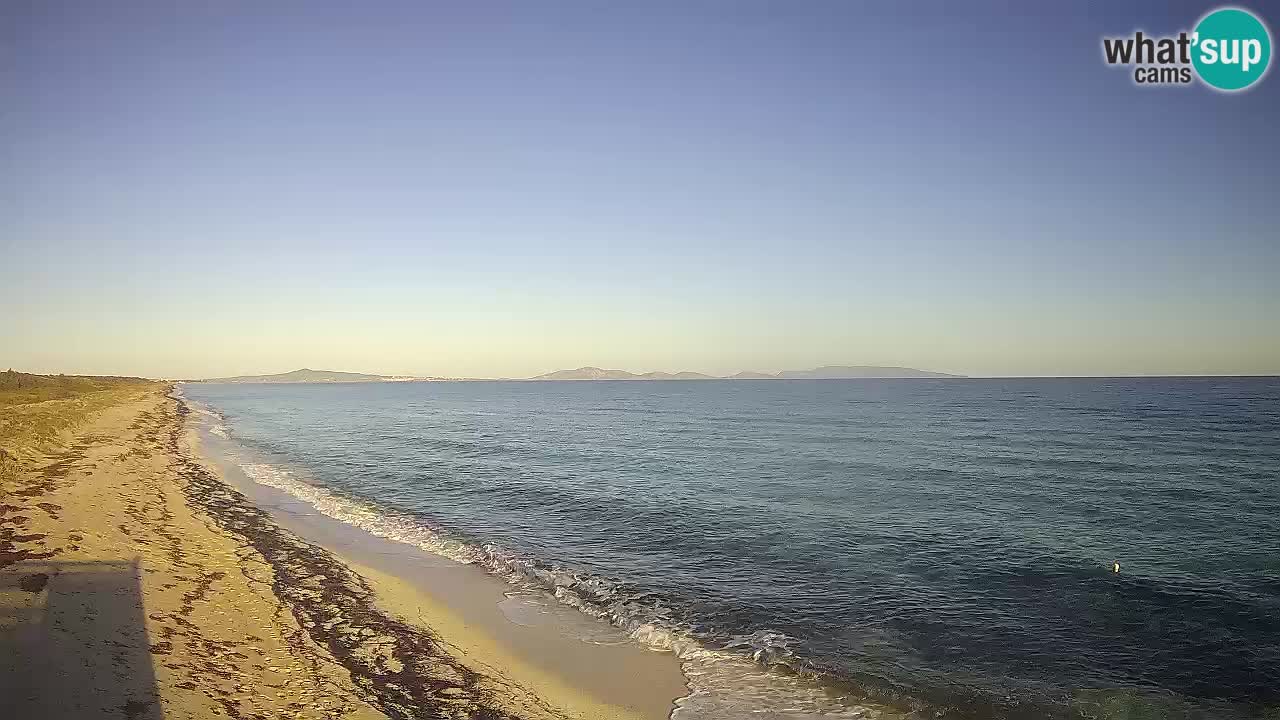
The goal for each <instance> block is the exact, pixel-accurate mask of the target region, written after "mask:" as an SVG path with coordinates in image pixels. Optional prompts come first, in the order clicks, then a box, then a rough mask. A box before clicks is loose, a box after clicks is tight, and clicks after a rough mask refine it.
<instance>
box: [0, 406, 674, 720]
mask: <svg viewBox="0 0 1280 720" xmlns="http://www.w3.org/2000/svg"><path fill="white" fill-rule="evenodd" d="M168 392H169V386H167V385H164V384H160V383H155V384H150V385H140V386H137V387H133V388H131V389H129V390H128V391H120V392H116V393H114V394H112V395H111V396H110V398H109V401H101V402H99V403H98V405H94V406H92V407H89V408H86V409H85V412H84V413H83V417H82V418H81V419H80V421H79V422H78V423H76V424H75V425H74V426H73V427H67V428H63V429H62V430H61V431H60V433H59V434H58V435H57V436H56V437H55V438H52V439H46V441H45V442H43V443H42V444H41V445H40V446H39V450H38V452H32V453H28V454H27V456H25V457H20V458H18V460H19V462H18V463H17V464H16V468H17V469H16V471H12V470H11V471H10V472H8V473H7V474H6V475H5V476H4V480H3V485H2V486H0V699H2V700H3V703H4V707H3V708H2V709H3V712H0V715H4V716H5V717H41V718H62V717H100V716H101V717H125V718H166V717H167V718H203V717H215V716H226V717H237V718H272V717H285V716H288V717H305V718H312V717H314V718H340V717H341V718H379V717H393V718H411V717H433V718H435V717H438V718H507V717H510V718H581V719H584V720H585V719H589V718H618V719H623V720H625V719H629V718H635V719H636V720H641V719H644V720H651V719H655V718H664V717H667V716H668V714H669V712H670V710H671V708H672V707H673V705H672V701H673V700H674V699H675V698H676V697H678V696H679V695H681V694H682V693H683V692H684V690H685V687H684V679H683V676H682V675H681V674H680V671H679V666H678V663H677V662H676V660H675V659H674V658H673V657H671V656H670V655H666V654H661V653H654V652H651V651H646V650H643V649H641V648H639V647H638V646H631V645H594V644H590V643H586V642H582V641H579V640H576V639H574V638H572V637H566V636H564V635H561V634H556V633H554V632H552V631H550V630H548V629H546V628H538V627H528V626H524V625H517V624H513V623H510V622H509V621H507V620H506V619H505V618H504V616H503V615H502V613H501V612H499V611H498V609H497V603H498V602H500V601H501V600H502V597H503V596H502V592H501V590H500V588H499V587H498V585H496V584H497V583H499V581H498V580H496V579H494V578H489V577H487V576H485V575H484V573H483V572H481V571H479V570H478V569H476V568H472V567H467V566H458V565H456V564H454V565H453V566H450V565H448V564H439V563H436V564H431V563H426V564H424V563H422V562H418V563H417V564H406V562H407V561H406V559H405V557H404V556H396V557H395V558H393V559H392V560H389V561H388V560H385V558H386V557H388V556H389V555H394V553H379V552H376V548H374V549H370V548H368V547H365V546H364V545H361V544H359V543H352V542H351V538H350V537H347V538H346V539H345V540H344V541H343V542H345V543H346V551H347V553H346V556H344V555H342V554H340V553H341V552H343V550H344V548H343V542H330V543H318V542H316V541H315V539H314V538H307V539H304V538H303V537H302V536H300V535H299V534H297V532H295V531H297V530H299V528H289V527H285V526H283V525H282V524H281V523H280V522H278V520H279V519H280V518H277V517H273V516H272V515H271V514H269V513H268V512H267V511H266V510H264V509H261V508H260V507H258V506H257V505H256V504H254V502H252V501H251V500H250V499H248V498H246V496H245V495H244V494H242V493H241V492H240V491H239V490H238V489H236V487H235V484H234V483H228V482H227V481H226V479H225V478H224V477H223V476H222V474H221V473H220V472H219V471H218V470H217V469H216V464H215V463H212V462H209V461H208V460H207V459H205V458H204V457H203V456H202V454H201V451H200V448H199V443H198V441H197V439H196V437H195V434H194V432H193V431H192V430H191V429H190V428H189V427H188V426H187V424H186V423H185V422H184V418H185V416H186V415H187V413H188V410H187V408H186V407H185V406H184V405H183V404H182V403H181V402H180V401H179V400H176V399H174V398H172V397H169V396H168ZM52 402H62V401H52ZM28 411H30V408H29V407H28V408H26V410H24V412H28ZM0 412H9V413H11V416H10V417H9V418H6V421H7V422H10V423H13V422H17V423H21V422H23V418H24V417H27V416H24V415H20V414H18V413H17V412H16V411H14V410H13V409H12V408H0ZM14 418H17V419H16V420H15V419H14ZM11 465H12V463H11ZM362 547H363V548H364V549H363V552H364V553H365V554H364V555H361V554H360V553H361V552H362V550H361V548H362ZM335 550H336V551H337V552H335ZM380 558H381V559H380Z"/></svg>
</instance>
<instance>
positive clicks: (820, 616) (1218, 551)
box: [184, 378, 1280, 718]
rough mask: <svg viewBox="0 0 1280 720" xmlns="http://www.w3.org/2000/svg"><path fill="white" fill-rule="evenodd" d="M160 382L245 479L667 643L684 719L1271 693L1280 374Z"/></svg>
mask: <svg viewBox="0 0 1280 720" xmlns="http://www.w3.org/2000/svg"><path fill="white" fill-rule="evenodd" d="M184 392H185V394H186V396H187V397H189V398H191V399H193V400H195V401H197V402H199V403H202V404H204V405H206V406H208V407H210V408H212V409H214V410H215V411H216V412H217V413H219V414H220V416H221V418H222V419H221V424H222V425H223V426H225V429H226V431H227V432H228V433H229V435H230V436H231V437H232V438H233V439H234V440H235V441H236V442H237V443H242V444H244V445H245V446H246V447H248V448H252V449H253V450H254V451H255V452H256V453H259V457H262V458H266V459H267V460H266V462H264V463H259V464H257V465H255V467H254V468H251V470H252V471H253V472H251V475H254V476H255V477H258V478H265V481H266V482H272V480H271V478H272V477H275V478H276V479H277V480H276V481H277V482H278V481H279V478H280V477H284V476H288V477H289V478H291V480H290V482H291V483H293V484H292V485H290V487H291V488H292V489H293V490H295V491H298V492H300V493H302V494H303V495H307V494H308V493H310V492H311V490H310V489H309V488H313V487H314V488H319V489H320V490H322V491H324V493H327V495H325V497H327V498H329V499H328V500H325V501H324V502H327V503H329V504H330V505H333V504H334V503H335V502H339V501H341V502H350V503H353V505H352V506H353V507H356V506H358V507H359V508H361V512H358V513H357V512H350V513H348V515H349V517H350V518H351V521H352V522H357V523H361V524H363V525H366V526H367V525H370V524H373V525H379V524H380V523H381V525H380V528H381V529H380V530H379V532H380V534H386V535H389V536H396V537H401V536H403V538H404V539H406V541H412V542H415V543H417V544H420V545H423V546H424V547H430V548H432V549H435V550H437V551H440V552H443V553H446V554H452V555H454V556H456V557H458V558H460V559H463V560H465V561H469V562H476V563H477V564H481V565H484V566H486V567H488V568H490V569H491V570H492V571H494V572H497V573H500V574H503V575H505V576H508V577H509V578H510V579H512V580H513V581H514V582H518V583H522V584H524V585H526V586H541V587H543V588H545V589H546V590H547V592H548V593H549V594H550V593H554V594H555V595H556V596H557V597H558V598H559V599H560V601H561V602H565V603H567V604H570V605H573V606H575V607H578V608H580V609H581V610H582V611H583V612H586V613H588V614H589V615H593V616H596V617H600V618H603V619H606V620H608V621H610V622H612V623H614V624H615V625H618V626H620V627H622V628H624V629H626V630H628V631H630V632H631V633H632V635H633V637H635V638H636V639H637V641H642V642H649V643H652V644H659V645H662V644H665V645H668V646H674V647H675V648H676V649H677V650H678V651H680V652H681V654H682V657H683V658H684V659H685V661H686V663H687V664H688V667H689V668H692V669H693V670H696V671H698V672H699V673H701V674H699V676H698V677H699V678H700V679H695V682H694V689H695V693H694V696H693V697H691V698H688V699H686V700H685V702H684V703H683V704H682V710H681V711H679V712H678V714H679V713H680V712H683V713H684V715H683V716H685V717H733V716H734V714H735V712H737V713H740V712H741V711H742V710H743V709H772V710H773V711H774V714H773V715H765V716H764V717H777V718H785V717H823V716H829V717H836V716H841V714H842V713H848V714H847V716H850V717H852V716H856V715H855V713H856V710H855V709H854V708H856V707H857V706H858V705H859V704H860V703H862V702H865V701H873V702H874V703H875V704H888V705H890V706H893V707H897V708H901V709H902V710H903V711H904V712H908V713H915V714H916V715H917V716H919V717H942V718H1045V717H1117V718H1120V717H1134V718H1136V717H1161V718H1163V717H1169V718H1200V717H1213V718H1217V717H1221V718H1247V717H1262V716H1266V713H1267V712H1273V713H1274V712H1277V711H1278V710H1277V708H1280V380H1276V379H1214V378H1197V379H1096V380H1094V379H1090V380H1076V379H1062V380H941V381H935V380H856V381H742V382H726V381H705V382H703V381H697V382H644V383H638V382H631V383H628V382H590V383H572V382H565V383H528V382H492V383H489V382H471V383H385V384H335V385H201V384H193V385H186V386H184ZM264 465H267V466H269V467H263V466H264ZM273 473H274V474H273ZM302 483H305V485H303V484H302ZM335 498H336V499H337V500H335ZM335 512H337V513H338V514H339V515H341V512H342V511H340V510H335ZM374 529H375V530H378V528H374ZM1113 561H1118V562H1119V563H1120V565H1121V572H1120V573H1119V574H1116V573H1114V572H1112V563H1113ZM737 660H741V661H743V662H741V663H739V662H737ZM713 666H714V668H719V670H713V669H708V668H713ZM746 666H749V668H750V669H744V668H746ZM768 668H772V670H768V671H767V672H766V669H768ZM703 671H705V673H703ZM797 674H798V675H799V679H798V680H797V679H796V678H795V676H796V675H797ZM784 679H785V680H784ZM699 683H702V686H700V685H699ZM805 688H809V689H805ZM813 688H816V689H817V690H813ZM735 696H736V697H735ZM738 716H740V715H738Z"/></svg>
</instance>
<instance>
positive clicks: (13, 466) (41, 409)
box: [0, 370, 156, 484]
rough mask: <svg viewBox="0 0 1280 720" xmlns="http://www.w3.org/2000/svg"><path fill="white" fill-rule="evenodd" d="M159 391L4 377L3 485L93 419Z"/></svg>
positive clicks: (129, 383)
mask: <svg viewBox="0 0 1280 720" xmlns="http://www.w3.org/2000/svg"><path fill="white" fill-rule="evenodd" d="M155 387H156V383H155V382H154V381H151V380H144V379H142V378H130V377H87V376H73V375H32V374H29V373H20V372H15V371H13V370H9V371H6V372H0V484H3V483H4V482H6V481H8V480H11V479H12V478H13V477H14V476H16V474H17V473H18V471H19V470H20V469H21V468H23V467H24V466H26V465H27V464H29V463H30V462H31V461H32V460H33V459H34V458H36V457H38V456H39V455H41V454H42V453H43V452H45V451H47V450H49V449H51V448H53V447H54V446H56V445H57V444H59V441H60V440H61V439H62V437H63V434H64V433H66V432H68V431H70V430H73V429H74V428H75V427H76V426H78V425H80V424H81V423H83V422H84V421H85V420H86V419H88V417H89V416H90V415H92V414H93V413H95V412H97V411H99V410H102V409H104V408H107V407H110V406H112V405H115V404H116V403H118V402H121V401H123V400H125V399H127V398H131V397H136V396H137V395H138V394H139V393H141V392H145V391H147V390H151V389H154V388H155Z"/></svg>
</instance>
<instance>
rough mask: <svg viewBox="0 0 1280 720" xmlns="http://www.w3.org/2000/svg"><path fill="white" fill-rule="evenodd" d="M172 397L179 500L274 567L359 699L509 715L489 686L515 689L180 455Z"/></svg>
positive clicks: (490, 718) (432, 711)
mask: <svg viewBox="0 0 1280 720" xmlns="http://www.w3.org/2000/svg"><path fill="white" fill-rule="evenodd" d="M173 403H174V405H173V408H174V414H173V416H172V422H171V423H170V429H169V438H168V450H169V452H170V453H171V455H172V457H173V460H174V464H175V468H176V470H177V472H178V474H179V476H180V477H181V478H182V479H183V480H184V481H185V484H184V486H183V487H184V491H185V493H186V496H187V498H188V500H189V501H190V502H191V503H192V505H193V506H195V507H197V508H199V509H201V510H203V511H204V512H205V513H207V514H208V515H209V516H210V517H211V518H212V519H213V520H214V522H215V523H216V524H217V525H218V526H219V527H221V528H222V529H224V530H226V531H227V532H229V533H231V534H232V535H233V536H235V537H238V538H240V539H242V540H243V542H244V543H245V544H246V545H248V546H250V547H252V548H253V549H254V550H256V551H257V552H258V553H259V554H261V555H262V557H263V558H265V559H266V561H267V562H268V563H269V564H270V565H271V567H272V569H273V570H274V579H273V581H272V589H273V590H274V592H275V594H276V596H277V597H278V598H280V599H281V600H282V601H283V602H284V603H285V604H286V605H287V606H288V607H289V608H290V610H291V611H292V612H293V614H294V617H295V618H296V619H297V621H298V623H299V624H300V625H301V626H302V627H303V628H304V629H305V630H306V632H307V633H308V634H309V635H310V636H311V639H312V640H313V641H314V642H315V643H316V644H318V645H319V646H321V647H324V648H327V649H328V650H329V652H330V653H331V654H332V655H333V657H334V659H336V660H337V661H338V662H339V663H340V664H341V665H342V666H343V667H345V668H346V669H347V671H348V672H350V673H351V677H352V680H353V681H354V682H355V684H356V686H357V687H358V688H360V689H361V690H362V691H363V692H364V693H365V694H366V700H367V701H369V702H370V703H371V704H373V705H374V706H375V707H377V708H378V709H379V710H381V711H382V712H384V713H386V714H387V715H388V716H390V717H393V718H397V719H401V718H403V719H404V720H411V719H413V718H427V717H429V718H474V719H476V720H504V719H513V720H515V719H517V716H515V715H512V714H511V713H509V712H507V711H505V710H503V709H501V708H500V707H498V706H497V704H496V697H495V690H499V689H510V690H514V689H515V688H504V686H503V684H502V683H501V682H499V681H496V680H495V679H493V678H491V677H488V676H485V675H482V674H480V673H478V672H476V671H474V670H472V669H470V668H468V667H466V666H465V665H463V664H461V663H460V662H458V661H457V660H456V659H455V658H453V657H452V656H450V655H449V653H448V652H447V651H446V650H445V649H444V643H443V642H442V641H441V640H440V639H439V638H438V637H436V636H435V635H433V634H432V633H431V632H429V631H428V630H426V629H425V628H421V627H417V626H414V625H411V624H409V623H406V622H404V621H401V620H398V619H396V618H394V617H391V616H389V615H387V614H386V613H384V612H382V611H381V610H379V609H378V608H377V607H376V606H375V604H374V593H373V591H372V590H371V589H370V587H369V585H368V583H367V582H366V581H365V580H364V578H362V577H360V576H359V575H357V574H356V573H354V572H352V571H351V570H350V569H349V568H347V567H346V565H344V564H343V563H342V562H341V561H340V560H338V559H337V558H336V557H334V555H333V554H332V553H330V552H329V551H327V550H325V549H323V548H320V547H317V546H315V545H312V544H309V543H307V542H305V541H303V540H302V539H300V538H298V537H297V536H296V535H294V534H293V533H291V532H289V531H287V530H285V529H283V528H281V527H280V526H278V525H277V524H276V523H275V522H274V521H273V520H271V518H270V517H269V516H268V515H267V514H266V512H265V511H263V510H261V509H259V508H258V507H256V506H255V505H253V504H252V503H251V502H250V501H249V500H248V499H247V498H245V496H244V495H242V494H241V493H240V492H238V491H237V490H235V489H233V488H231V487H229V486H228V485H227V484H226V483H224V482H223V481H222V480H221V479H219V478H218V477H217V476H216V475H214V474H213V473H211V472H210V471H209V470H208V469H206V468H205V467H204V466H203V465H201V464H200V463H198V462H196V461H195V460H194V459H193V458H192V457H190V455H188V454H187V453H186V452H184V451H183V449H182V444H181V437H182V433H183V428H184V423H185V419H186V417H187V415H189V414H190V412H191V411H190V409H188V408H187V406H186V404H185V403H183V402H182V401H181V400H177V399H173ZM486 685H488V686H489V687H486ZM520 694H522V695H524V694H526V693H520ZM542 709H543V710H546V711H550V708H547V707H545V706H543V707H542Z"/></svg>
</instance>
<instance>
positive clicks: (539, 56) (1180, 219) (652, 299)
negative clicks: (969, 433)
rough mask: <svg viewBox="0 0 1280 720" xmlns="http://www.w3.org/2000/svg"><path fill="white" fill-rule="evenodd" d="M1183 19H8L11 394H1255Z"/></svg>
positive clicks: (1233, 254) (1240, 297)
mask: <svg viewBox="0 0 1280 720" xmlns="http://www.w3.org/2000/svg"><path fill="white" fill-rule="evenodd" d="M1209 7H1211V5H1209V4H1198V3H1173V4H1146V3H1141V4H1139V3H1133V4H1119V3H1108V4H1106V6H1105V7H1095V6H1090V7H1087V8H1085V7H1072V6H1064V7H1037V8H1036V9H1035V12H1034V13H1010V12H1009V11H1008V10H1007V8H1005V9H1002V8H1001V7H1000V6H999V5H997V4H981V5H977V4H975V5H971V6H965V7H961V6H959V5H955V4H945V3H934V4H912V5H910V6H896V5H861V4H851V3H828V2H815V3H806V4H797V5H779V4H777V3H765V2H745V3H728V2H699V3H646V4H644V5H642V6H636V7H629V8H628V7H609V8H604V7H593V6H592V5H590V4H578V3H552V4H549V5H545V6H537V7H535V6H532V5H520V4H514V3H512V4H505V3H496V4H491V5H483V6H480V5H466V6H459V5H445V4H430V3H423V4H416V3H410V4H405V3H381V2H379V3H370V4H367V5H360V6H358V7H357V6H352V7H347V8H339V7H330V6H321V5H317V4H314V3H290V2H283V3H279V4H272V5H271V7H254V6H249V5H244V6H240V5H235V6H226V7H195V6H188V7H174V6H172V5H169V4H164V3H159V2H125V3H119V4H111V6H107V5H106V4H99V3H88V2H69V3H47V4H46V3H35V4H9V5H5V6H4V7H2V8H0V25H3V26H4V27H5V28H7V31H8V34H7V37H8V40H9V41H8V42H5V43H0V158H3V159H4V164H5V166H6V168H7V169H8V170H9V172H6V173H3V174H0V252H3V257H4V258H5V261H6V267H5V273H4V282H2V283H0V308H3V311H0V313H2V314H3V319H4V321H5V322H4V325H5V336H4V339H3V340H0V367H10V366H12V367H13V368H14V369H17V370H22V371H26V372H44V373H58V372H63V373H69V374H72V373H74V374H99V375H101V374H108V375H141V376H148V377H168V378H209V377H227V376H235V375H253V374H269V373H278V372H286V371H289V370H294V369H298V368H303V367H307V368H316V369H329V370H340V371H348V372H367V373H373V374H386V375H431V376H449V377H510V378H517V377H529V376H533V375H537V374H540V373H545V372H549V371H553V370H559V369H567V368H577V367H582V366H596V367H601V368H609V369H614V368H617V369H626V370H631V371H635V372H645V371H649V370H664V371H681V370H692V371H696V372H703V373H707V374H711V375H727V374H732V373H734V372H738V371H740V370H759V371H766V372H773V371H776V370H783V369H803V368H813V367H818V366H822V365H881V366H901V367H910V368H918V369H922V370H930V371H937V372H947V373H958V374H964V375H973V376H1129V375H1181V374H1189V375H1205V374H1221V375H1268V374H1270V375H1274V374H1280V331H1278V330H1277V321H1276V318H1277V317H1280V240H1278V239H1277V238H1278V236H1277V232H1278V231H1277V228H1280V203H1276V202H1275V197H1276V187H1277V183H1276V181H1277V180H1278V179H1280V143H1278V142H1277V141H1276V139H1275V130H1274V127H1272V126H1273V125H1274V119H1275V117H1277V110H1280V79H1278V78H1277V77H1276V76H1275V73H1271V77H1269V78H1268V79H1266V80H1264V81H1263V82H1261V83H1260V84H1259V85H1258V86H1257V87H1256V88H1255V89H1253V90H1251V91H1249V92H1246V93H1242V94H1237V95H1224V94H1221V93H1215V92H1212V91H1210V90H1208V89H1206V88H1204V87H1201V86H1193V87H1183V88H1139V87H1135V86H1134V85H1133V84H1132V83H1131V82H1130V81H1129V80H1128V79H1126V78H1125V77H1124V76H1123V74H1122V73H1117V72H1115V69H1114V68H1108V67H1106V66H1104V64H1103V63H1102V62H1101V60H1100V45H1099V42H1100V38H1101V37H1102V36H1103V35H1106V34H1114V33H1123V32H1129V31H1132V30H1133V29H1134V28H1142V29H1144V30H1146V31H1148V32H1150V33H1166V32H1168V33H1172V32H1176V31H1178V30H1182V29H1187V28H1188V27H1189V25H1190V24H1191V23H1193V22H1194V21H1195V19H1196V18H1198V17H1199V16H1200V15H1202V14H1203V12H1204V11H1205V10H1206V9H1207V8H1209ZM1264 14H1266V11H1265V10H1264ZM1269 20H1270V21H1271V22H1272V23H1275V22H1277V19H1276V17H1270V18H1269Z"/></svg>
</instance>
